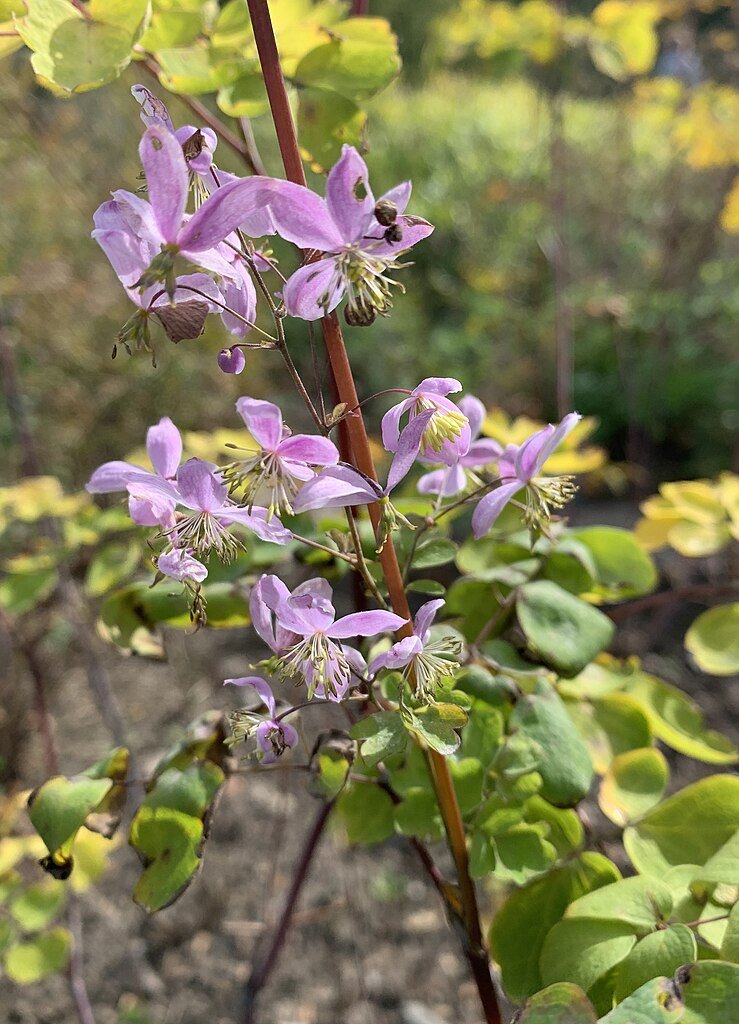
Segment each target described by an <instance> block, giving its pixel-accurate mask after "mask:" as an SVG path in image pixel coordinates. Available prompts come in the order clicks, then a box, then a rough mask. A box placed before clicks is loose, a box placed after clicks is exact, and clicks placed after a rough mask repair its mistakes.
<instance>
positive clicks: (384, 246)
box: [364, 217, 434, 257]
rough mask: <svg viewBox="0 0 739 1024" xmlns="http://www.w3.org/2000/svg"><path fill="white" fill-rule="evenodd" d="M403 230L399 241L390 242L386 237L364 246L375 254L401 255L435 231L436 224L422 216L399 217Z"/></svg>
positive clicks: (401, 229) (398, 221)
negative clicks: (430, 222)
mask: <svg viewBox="0 0 739 1024" xmlns="http://www.w3.org/2000/svg"><path fill="white" fill-rule="evenodd" d="M395 223H396V224H397V226H398V227H399V228H400V231H401V239H400V241H399V242H388V241H387V240H386V239H385V238H384V237H382V238H379V239H377V241H375V242H368V243H367V244H366V245H365V246H364V248H365V249H366V250H367V252H370V253H372V255H373V256H393V257H394V256H401V255H402V254H403V253H404V252H408V250H409V249H412V248H413V246H414V245H416V244H417V243H418V242H420V241H422V239H424V238H428V236H429V235H430V234H431V233H432V232H433V230H434V225H433V224H429V222H428V221H427V220H424V219H423V218H422V217H398V219H397V221H396V222H395Z"/></svg>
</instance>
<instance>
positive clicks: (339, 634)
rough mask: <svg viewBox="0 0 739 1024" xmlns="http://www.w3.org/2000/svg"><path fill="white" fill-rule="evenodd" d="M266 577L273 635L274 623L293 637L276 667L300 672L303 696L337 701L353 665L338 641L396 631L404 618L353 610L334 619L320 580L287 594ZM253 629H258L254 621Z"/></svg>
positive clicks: (265, 595) (287, 673)
mask: <svg viewBox="0 0 739 1024" xmlns="http://www.w3.org/2000/svg"><path fill="white" fill-rule="evenodd" d="M267 579H268V580H269V583H268V584H266V585H264V586H263V588H262V591H261V598H262V599H263V600H264V602H265V605H266V607H267V608H269V610H270V611H271V612H274V619H275V625H274V627H273V628H274V629H275V633H274V636H275V640H276V629H277V628H279V629H281V630H282V631H283V632H282V637H283V638H284V639H287V638H288V636H289V635H290V634H292V635H293V636H294V637H296V638H297V639H296V640H294V641H293V642H291V643H290V644H289V645H288V646H287V647H286V649H285V650H284V652H283V653H282V654H281V655H280V657H279V660H278V662H277V667H278V669H279V671H280V672H281V673H282V674H283V675H284V676H286V677H287V678H292V677H295V676H301V677H302V678H303V679H304V680H305V682H306V684H307V686H308V696H309V698H310V697H313V696H314V695H316V694H317V695H319V696H324V697H326V698H327V699H328V700H334V701H338V700H341V698H342V697H343V696H344V694H345V693H346V691H347V689H348V688H349V686H350V684H351V674H352V667H353V666H352V660H351V656H350V654H349V651H348V650H347V649H345V648H344V647H343V645H342V643H341V641H342V640H347V639H349V638H350V637H356V636H375V635H376V634H377V633H383V632H385V631H386V630H397V629H400V627H401V626H403V625H405V622H406V620H405V619H402V618H401V617H400V616H399V615H395V614H394V613H393V612H385V611H370V612H354V613H352V614H350V615H345V616H344V617H343V618H340V619H336V610H335V608H334V606H333V604H332V601H331V597H332V592H331V588H330V586H329V585H328V583H327V582H326V581H325V580H322V579H317V580H311V581H309V583H308V584H304V585H303V587H302V588H299V589H298V590H296V591H294V592H293V593H292V594H291V593H290V592H289V591H288V589H287V587H285V585H284V583H282V582H281V581H280V580H279V579H277V577H275V576H272V577H267ZM270 626H271V623H270ZM262 627H263V624H262ZM255 628H257V631H258V632H260V626H257V623H256V621H255ZM266 632H267V635H269V632H268V631H266ZM260 635H262V633H261V632H260Z"/></svg>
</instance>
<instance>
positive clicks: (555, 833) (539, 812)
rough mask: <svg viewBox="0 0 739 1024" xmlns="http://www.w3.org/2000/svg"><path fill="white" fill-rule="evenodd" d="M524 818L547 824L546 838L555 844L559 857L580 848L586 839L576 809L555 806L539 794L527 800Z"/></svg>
mask: <svg viewBox="0 0 739 1024" xmlns="http://www.w3.org/2000/svg"><path fill="white" fill-rule="evenodd" d="M524 820H525V821H527V822H529V824H535V823H536V822H543V823H544V824H545V825H547V827H548V829H549V831H548V833H547V835H546V838H547V839H548V840H549V842H550V843H551V844H552V845H553V846H554V848H555V850H556V851H557V856H558V857H565V856H568V855H569V854H571V853H574V852H575V850H579V849H580V847H581V846H582V844H583V841H584V839H585V832H584V829H583V826H582V822H581V821H580V819H579V818H578V816H577V814H576V812H575V811H571V810H563V809H562V808H560V807H553V806H552V805H551V804H550V803H547V801H546V800H544V799H543V798H542V797H540V796H538V795H537V796H532V797H530V798H529V799H528V800H527V801H526V804H525V808H524Z"/></svg>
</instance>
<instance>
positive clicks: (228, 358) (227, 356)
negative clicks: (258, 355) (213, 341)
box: [217, 348, 246, 373]
mask: <svg viewBox="0 0 739 1024" xmlns="http://www.w3.org/2000/svg"><path fill="white" fill-rule="evenodd" d="M217 359H218V365H219V367H220V368H221V370H223V372H224V373H241V372H242V371H243V369H244V367H245V366H246V356H245V355H244V353H243V352H242V351H241V349H240V348H222V349H221V351H220V352H219V353H218V356H217Z"/></svg>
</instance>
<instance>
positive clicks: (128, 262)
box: [92, 228, 151, 305]
mask: <svg viewBox="0 0 739 1024" xmlns="http://www.w3.org/2000/svg"><path fill="white" fill-rule="evenodd" d="M92 238H94V239H95V241H96V242H97V244H98V245H99V246H100V248H101V249H102V250H103V252H104V253H105V255H106V256H107V257H108V261H109V262H110V265H111V267H112V268H113V270H115V272H116V274H117V275H118V280H119V281H120V282H121V284H122V285H123V286H124V287H125V288H131V287H132V286H133V285H134V284H136V282H137V281H138V279H139V278H140V277H141V275H142V274H143V272H144V271H145V270H146V268H147V267H148V266H149V263H151V259H149V258H148V257H149V255H150V254H149V253H148V252H147V250H146V248H145V247H144V246H143V245H142V243H141V241H140V240H139V239H138V238H133V237H132V236H131V235H129V234H127V233H126V232H124V231H107V230H101V229H99V228H96V229H95V230H94V231H93V232H92ZM140 304H141V300H140V298H139V301H138V302H137V305H140Z"/></svg>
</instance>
